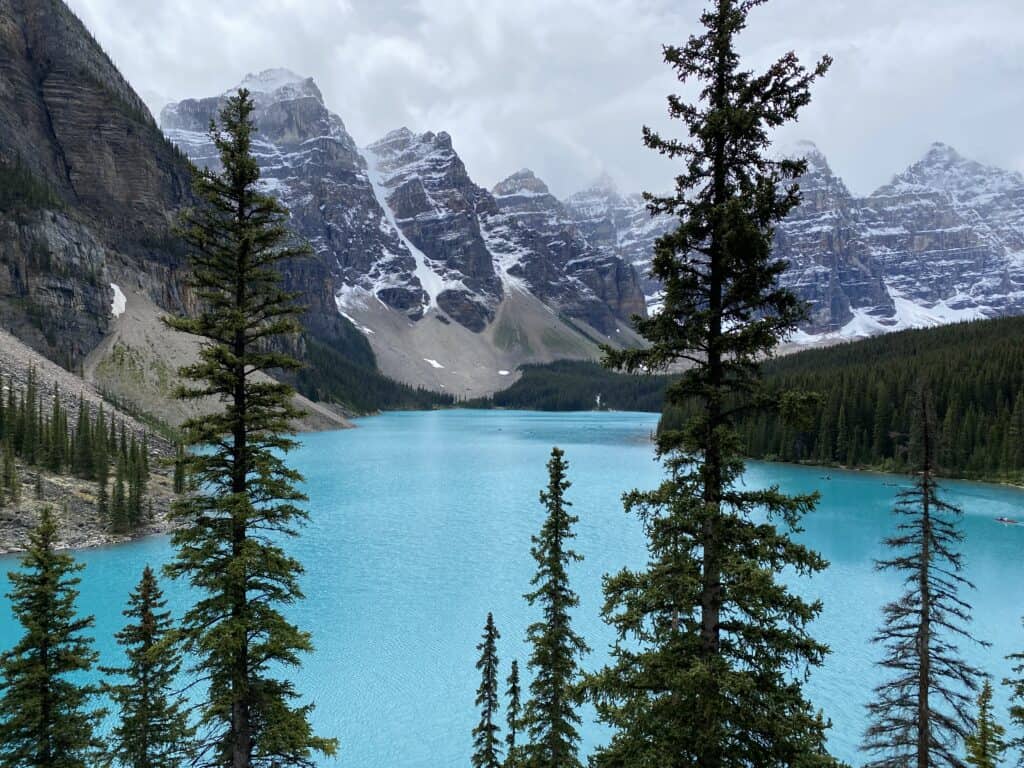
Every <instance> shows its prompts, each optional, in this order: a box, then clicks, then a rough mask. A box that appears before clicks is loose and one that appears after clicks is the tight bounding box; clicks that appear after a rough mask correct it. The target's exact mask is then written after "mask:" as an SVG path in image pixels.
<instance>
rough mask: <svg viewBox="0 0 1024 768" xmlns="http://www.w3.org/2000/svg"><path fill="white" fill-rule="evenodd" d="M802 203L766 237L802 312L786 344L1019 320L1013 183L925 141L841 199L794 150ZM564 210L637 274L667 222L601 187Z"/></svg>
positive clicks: (1019, 185)
mask: <svg viewBox="0 0 1024 768" xmlns="http://www.w3.org/2000/svg"><path fill="white" fill-rule="evenodd" d="M788 154H793V155H796V156H801V157H804V158H806V160H807V172H806V174H805V175H804V176H803V178H801V179H800V189H801V192H802V201H801V203H800V205H799V206H798V207H797V208H796V209H795V210H794V211H793V212H792V213H791V214H790V216H789V217H788V218H787V219H786V220H785V221H784V222H782V223H781V224H779V226H778V227H777V229H776V248H775V253H776V256H777V257H778V258H781V259H785V260H787V261H788V262H789V268H788V270H787V271H786V273H785V275H784V278H783V282H784V283H785V284H786V285H787V286H788V287H790V288H791V289H792V290H794V291H795V292H796V293H797V295H799V296H800V297H801V298H802V299H803V300H805V301H806V302H807V303H808V305H809V309H810V312H809V317H808V321H807V323H806V324H805V326H804V327H803V328H802V329H801V331H800V332H798V333H797V334H796V336H795V337H794V341H796V342H798V343H817V342H821V341H828V340H831V339H842V338H857V337H861V336H869V335H874V334H878V333H885V332H887V331H893V330H900V329H903V328H911V327H921V326H928V325H938V324H942V323H949V322H956V321H960V320H967V319H975V318H981V317H992V316H996V315H1003V314H1019V313H1021V312H1024V177H1022V176H1021V175H1020V174H1019V173H1014V172H1010V171H1004V170H1001V169H998V168H991V167H988V166H984V165H982V164H980V163H977V162H974V161H971V160H967V159H965V158H963V157H961V156H960V155H959V154H958V153H957V152H956V151H955V150H953V149H952V148H950V147H948V146H946V145H944V144H934V145H932V147H930V148H929V150H928V151H927V153H926V154H925V155H924V157H923V158H922V159H921V160H920V161H918V162H916V163H914V164H913V165H911V166H910V167H909V168H908V169H907V170H905V171H904V172H902V173H900V174H898V175H897V176H896V177H895V178H894V179H893V180H892V182H890V183H889V184H887V185H885V186H883V187H881V188H880V189H878V190H876V191H875V192H874V193H872V194H871V195H869V196H867V197H856V196H854V195H852V194H851V193H850V191H849V190H848V189H847V187H846V185H845V184H844V183H843V181H842V179H840V178H839V177H838V176H836V175H835V173H833V171H832V169H831V168H830V167H829V164H828V161H827V159H826V158H825V156H824V155H823V154H822V153H821V151H820V150H819V149H818V148H817V147H816V146H814V145H813V144H811V143H809V142H802V143H801V144H799V145H798V146H796V147H795V148H794V149H793V150H791V151H790V152H788ZM566 207H567V210H568V211H569V212H570V214H571V215H572V216H573V218H574V220H575V222H576V224H577V226H578V227H579V229H580V231H581V232H583V233H584V235H585V236H586V237H587V238H588V240H589V241H590V242H591V243H594V244H598V245H599V246H600V247H604V248H607V249H608V250H609V251H610V252H616V253H619V254H622V255H623V256H624V257H625V258H626V259H627V260H629V261H630V263H632V264H633V265H634V266H636V267H637V269H638V270H639V271H640V272H641V275H642V276H643V281H644V288H645V292H646V293H647V295H648V303H649V305H652V306H655V305H656V302H657V298H658V293H657V292H658V285H657V284H656V283H655V282H654V281H652V280H651V279H650V278H649V277H648V276H647V270H648V268H649V263H650V255H651V252H652V246H653V242H654V240H655V239H656V238H657V237H658V235H660V234H661V233H663V232H665V231H667V229H668V228H669V227H670V226H671V225H672V222H671V221H670V220H668V219H666V218H664V217H659V218H653V219H652V218H651V217H650V216H648V215H647V213H646V211H645V210H644V206H643V201H642V199H640V198H639V197H637V196H624V195H621V194H620V193H619V192H618V191H617V190H616V189H615V187H614V185H613V184H612V183H611V182H610V181H609V180H608V179H601V180H599V181H598V182H596V183H595V184H593V185H592V186H591V187H589V188H587V189H586V190H583V191H582V192H579V193H577V194H575V195H573V196H571V197H570V198H569V199H568V201H567V205H566Z"/></svg>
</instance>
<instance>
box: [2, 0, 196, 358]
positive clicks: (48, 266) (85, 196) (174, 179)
mask: <svg viewBox="0 0 1024 768" xmlns="http://www.w3.org/2000/svg"><path fill="white" fill-rule="evenodd" d="M0 174H3V176H4V177H5V181H6V182H7V183H13V182H12V181H11V180H12V179H13V178H17V179H18V180H19V181H18V183H19V184H23V185H25V186H26V187H27V186H31V187H33V188H35V189H36V190H44V191H45V194H37V195H35V196H34V197H31V196H30V198H29V199H27V201H26V202H15V203H12V204H10V205H9V206H7V207H5V209H4V210H2V211H0V232H2V235H0V317H2V318H3V319H4V320H3V321H4V323H5V324H6V325H8V326H9V327H11V328H12V329H14V330H15V332H16V333H18V334H19V335H20V336H21V337H22V338H24V339H25V340H26V341H28V342H29V343H30V344H32V345H33V346H34V347H35V348H37V349H39V350H40V351H43V352H45V353H46V354H47V355H48V356H49V357H51V358H52V359H55V360H60V361H62V362H64V363H65V364H71V365H73V364H75V363H76V362H78V361H80V359H81V358H82V356H83V355H84V354H85V353H86V352H88V351H89V350H90V349H91V348H93V347H94V346H95V345H96V344H97V343H98V342H99V340H100V338H102V336H103V334H104V333H105V332H106V331H107V329H108V326H109V321H110V317H111V313H110V307H111V302H112V300H113V290H112V288H111V287H110V283H111V282H112V281H113V282H116V281H118V280H120V281H125V280H130V281H133V282H134V283H137V284H138V286H139V287H141V288H143V289H144V290H146V291H147V292H148V293H150V294H151V295H152V296H153V298H154V299H156V300H158V301H159V302H160V303H161V304H163V305H165V306H168V307H180V306H182V304H183V301H184V297H183V296H182V293H181V288H180V280H179V278H178V269H179V267H180V263H181V259H180V256H181V254H180V251H178V250H177V249H176V248H175V247H174V246H173V245H172V243H173V240H172V238H170V236H169V224H170V222H171V220H172V218H173V216H174V214H175V212H176V211H177V210H178V209H179V208H180V207H181V206H182V205H183V204H184V203H185V202H186V201H187V200H188V194H189V193H188V189H189V171H188V164H187V162H186V161H185V159H184V158H183V156H182V155H181V154H180V153H179V152H178V151H177V150H176V149H175V148H174V147H173V145H172V144H170V142H168V141H167V140H166V139H165V138H164V137H163V135H162V134H161V133H160V131H159V129H158V128H157V126H156V123H155V122H154V121H153V119H152V117H151V116H150V115H149V113H148V111H147V110H146V108H145V106H144V105H143V103H142V101H141V100H140V99H139V98H138V96H137V95H136V94H135V93H134V92H133V91H132V90H131V88H130V87H129V86H128V84H127V83H126V82H125V81H124V79H123V78H122V77H121V75H120V74H119V73H118V72H117V69H116V68H115V67H114V66H113V64H112V63H111V62H110V60H109V59H108V58H107V56H106V55H105V54H104V53H103V51H102V50H101V49H100V48H99V46H98V45H97V44H96V42H95V41H94V40H93V39H92V37H91V36H90V35H89V33H88V31H87V30H86V29H85V27H84V26H83V25H82V24H81V22H79V21H78V19H77V18H75V16H74V15H73V14H72V13H71V12H70V11H69V10H68V9H67V7H66V6H64V5H63V3H60V2H57V0H0ZM26 179H30V180H31V181H30V182H29V181H26Z"/></svg>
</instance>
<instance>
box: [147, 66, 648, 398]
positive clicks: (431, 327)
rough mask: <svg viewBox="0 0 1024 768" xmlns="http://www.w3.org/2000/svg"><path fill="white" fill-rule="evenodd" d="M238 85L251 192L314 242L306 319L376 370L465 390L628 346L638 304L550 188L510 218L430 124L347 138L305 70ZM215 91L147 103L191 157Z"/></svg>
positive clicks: (513, 199) (199, 150)
mask: <svg viewBox="0 0 1024 768" xmlns="http://www.w3.org/2000/svg"><path fill="white" fill-rule="evenodd" d="M240 87H244V88H246V89H248V90H249V91H250V92H252V93H253V97H254V100H255V102H256V107H257V109H256V112H255V114H254V122H255V124H256V127H257V131H258V136H259V144H258V160H259V162H260V165H261V173H262V177H263V183H264V184H265V188H266V189H267V190H268V191H270V192H272V193H273V194H276V195H278V196H279V197H280V198H281V199H282V201H283V202H284V203H285V204H286V205H287V206H288V207H289V208H290V210H291V211H292V221H293V224H294V226H295V230H296V232H297V233H299V234H300V235H301V236H302V237H304V238H305V239H307V240H308V241H309V242H310V243H311V244H312V245H313V248H314V250H315V252H316V258H315V259H314V261H315V262H316V265H315V266H314V267H308V268H307V270H308V271H307V274H305V275H302V276H300V278H299V279H297V280H296V282H295V285H294V288H295V289H297V290H302V291H305V292H308V291H309V289H310V286H311V285H313V286H316V291H317V292H318V294H319V295H318V296H313V295H306V296H304V299H305V300H306V303H307V304H308V305H309V306H310V307H311V314H315V315H318V316H319V317H320V320H316V321H314V320H311V321H310V323H312V324H316V323H320V324H326V323H327V322H328V320H327V318H329V317H332V316H333V317H339V316H340V317H345V318H347V319H349V320H351V321H352V322H353V323H355V325H356V327H357V328H359V329H360V331H361V332H362V333H363V334H364V335H365V337H366V339H367V340H368V341H369V343H370V345H371V346H372V347H373V350H374V352H375V353H376V355H377V357H378V359H379V360H380V362H381V366H382V369H383V370H384V371H385V372H386V373H387V374H388V375H391V376H393V377H395V378H398V379H400V380H402V381H406V382H408V383H410V384H415V385H423V386H429V387H431V388H435V389H443V390H446V391H449V392H451V391H457V392H459V393H465V394H471V395H475V394H479V393H481V392H484V391H491V390H493V389H495V388H499V387H501V386H503V385H505V384H506V382H507V381H508V380H509V379H508V378H507V377H508V376H514V371H515V368H516V367H517V366H518V365H519V364H521V363H523V362H530V361H546V360H549V359H556V358H558V357H562V356H570V357H593V356H594V355H596V354H597V352H596V346H595V345H596V343H598V342H605V341H607V342H611V343H635V342H636V339H635V336H633V335H632V333H631V331H630V329H629V324H628V320H629V318H630V316H631V315H632V314H634V313H643V312H644V310H645V306H644V298H643V292H642V289H641V287H640V285H639V281H638V278H637V275H636V272H635V270H634V268H633V267H632V266H631V265H630V264H628V263H626V261H625V260H624V259H623V258H622V257H621V256H619V255H617V254H612V253H606V252H603V251H599V250H597V249H595V248H592V247H590V246H589V245H588V244H587V243H586V242H585V241H584V240H583V239H582V237H581V236H580V235H579V233H578V232H577V231H576V228H575V225H574V224H573V223H572V221H571V220H570V219H569V216H568V214H567V213H566V212H565V210H564V209H563V208H562V205H561V203H559V202H558V201H557V200H555V199H554V197H552V196H550V195H549V194H548V195H546V199H545V200H544V205H545V206H546V208H545V210H544V211H543V212H541V214H540V215H539V216H538V217H536V218H534V219H529V218H528V217H524V216H522V215H521V214H522V213H523V211H522V210H520V206H521V204H522V203H523V195H519V194H511V184H512V183H513V182H512V181H509V182H508V183H506V184H505V185H504V186H503V187H502V190H503V191H498V190H496V191H494V192H491V191H488V190H487V189H485V188H483V187H481V186H479V185H478V184H476V183H475V182H474V181H473V179H472V177H471V175H470V173H469V171H468V169H467V168H466V166H465V164H464V163H463V161H462V159H461V158H460V157H459V155H458V153H457V151H456V149H455V146H454V142H453V139H452V137H451V136H450V135H449V134H447V133H445V132H443V131H441V132H437V133H434V132H426V133H419V134H417V133H414V132H412V131H410V130H408V129H407V128H400V129H398V130H395V131H392V132H390V133H388V134H387V135H385V136H384V137H382V138H381V139H379V140H377V141H375V142H372V143H371V144H369V145H367V146H366V147H364V148H362V149H359V148H358V147H357V145H356V142H355V141H354V140H353V139H352V137H351V136H350V135H349V133H348V132H347V131H346V129H345V126H344V123H343V121H342V120H341V118H340V117H338V116H337V115H335V114H334V113H332V112H330V111H329V110H328V108H327V107H326V106H325V104H324V102H323V97H322V95H321V93H320V91H319V89H318V88H317V86H316V84H315V82H314V81H313V80H312V79H310V78H306V77H302V76H299V75H296V74H294V73H292V72H289V71H287V70H281V69H277V70H266V71H264V72H261V73H258V74H253V75H249V76H248V77H246V78H245V79H244V80H243V81H242V83H240ZM234 90H235V89H232V92H233V91H234ZM224 98H225V95H221V96H215V97H207V98H202V99H190V100H185V101H182V102H178V103H175V104H171V105H168V106H167V107H166V108H165V109H164V110H163V111H162V113H161V125H162V127H163V129H164V131H165V133H166V135H167V137H168V138H169V139H170V140H171V141H173V142H174V143H175V144H176V145H177V146H178V147H179V148H180V149H181V150H182V151H184V152H186V153H187V154H188V155H189V156H190V157H191V158H192V159H193V160H194V161H195V162H196V163H199V164H204V165H210V164H212V163H215V162H216V159H215V157H214V154H215V153H214V151H213V147H212V143H211V141H210V139H209V137H208V136H207V135H206V134H207V130H208V126H209V123H210V120H211V118H213V117H215V115H216V114H217V111H218V109H219V107H220V105H221V104H222V103H223V100H224ZM537 183H538V184H541V185H542V182H539V180H537ZM499 186H500V185H499ZM545 191H546V188H545ZM328 296H329V297H330V300H328V298H327V297H328ZM510 329H515V331H514V332H513V331H511V330H510ZM442 359H443V361H442Z"/></svg>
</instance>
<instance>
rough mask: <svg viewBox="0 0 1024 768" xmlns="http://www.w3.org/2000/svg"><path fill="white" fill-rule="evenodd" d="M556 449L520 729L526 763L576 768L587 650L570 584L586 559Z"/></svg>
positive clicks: (536, 543) (539, 539)
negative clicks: (576, 626) (576, 541)
mask: <svg viewBox="0 0 1024 768" xmlns="http://www.w3.org/2000/svg"><path fill="white" fill-rule="evenodd" d="M564 457H565V454H564V452H563V451H561V450H560V449H558V448H553V449H552V450H551V459H550V460H549V461H548V486H547V489H545V490H543V491H541V493H540V501H541V504H543V505H544V507H545V509H546V510H547V515H546V517H545V519H544V523H543V525H542V526H541V529H540V533H539V534H538V535H536V536H534V537H533V547H532V548H531V549H530V554H532V555H533V559H534V560H536V562H537V573H536V574H535V575H534V577H533V580H532V582H531V583H532V584H533V586H534V591H532V592H530V593H528V594H527V595H526V600H527V601H528V602H529V604H530V605H538V604H539V605H540V607H541V610H542V612H543V619H542V620H540V621H536V622H534V623H533V624H531V625H530V627H529V629H528V630H527V639H528V640H529V641H530V643H531V645H532V646H533V650H532V652H531V654H530V659H529V662H528V664H529V667H530V669H531V670H532V671H533V680H532V681H531V682H530V697H529V698H528V699H527V701H526V703H525V705H524V706H523V717H522V726H523V730H524V731H525V732H526V733H527V734H528V735H529V741H528V743H527V744H525V745H524V746H523V762H524V764H526V765H529V766H531V768H575V767H577V766H580V765H581V763H580V760H579V755H578V749H579V739H580V736H579V732H578V731H577V730H576V726H577V725H578V724H579V722H580V716H579V714H578V713H577V712H576V699H577V694H576V690H577V686H578V683H579V678H580V667H579V659H580V657H582V656H583V655H584V654H585V653H586V652H587V651H588V650H589V649H588V648H587V645H586V643H584V642H583V638H581V637H580V636H579V635H577V634H576V633H575V632H574V631H573V629H572V617H571V616H570V611H571V610H572V609H573V608H575V607H576V606H577V605H578V604H579V598H578V597H577V596H576V593H575V592H573V591H572V589H571V588H570V586H569V573H568V565H569V563H571V562H577V561H579V560H582V559H583V558H582V557H580V555H578V554H577V553H576V552H575V551H573V550H572V549H571V548H570V546H569V542H570V540H571V539H573V538H575V536H576V534H575V533H573V530H572V527H573V525H575V524H576V522H577V521H578V520H579V518H577V517H576V516H574V515H572V514H570V513H569V507H571V506H572V504H571V503H570V502H569V501H567V500H566V498H565V491H566V490H567V489H568V488H569V486H570V485H571V484H570V482H569V481H568V480H567V479H566V470H567V468H568V464H567V463H566V461H565V458H564Z"/></svg>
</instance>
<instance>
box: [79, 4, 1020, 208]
mask: <svg viewBox="0 0 1024 768" xmlns="http://www.w3.org/2000/svg"><path fill="white" fill-rule="evenodd" d="M68 2H69V4H70V6H71V7H72V8H73V9H74V10H75V11H76V12H77V13H78V15H79V16H80V17H81V18H82V19H83V20H84V21H85V23H86V24H87V25H88V26H89V28H90V29H91V30H92V32H93V34H94V35H95V36H96V38H97V39H98V40H99V41H100V43H101V44H102V45H103V46H104V48H105V49H106V50H107V52H108V53H109V54H110V55H111V57H112V58H113V59H114V62H115V63H116V64H117V65H118V66H119V67H120V68H121V71H122V72H123V73H124V75H125V76H126V77H127V78H128V80H129V81H130V82H131V83H132V85H133V86H134V87H135V88H136V90H137V91H138V92H139V93H140V94H141V95H142V96H143V98H145V99H146V101H147V103H148V104H149V106H150V108H151V109H152V110H153V112H154V114H159V111H160V108H161V107H162V106H163V105H164V104H165V103H167V102H168V101H173V100H178V99H182V98H189V97H199V96H210V95H214V94H218V93H221V92H223V91H225V90H226V89H228V88H230V87H232V86H234V85H236V84H237V83H238V82H240V81H241V79H242V78H243V77H244V75H245V74H246V73H247V72H253V71H259V70H262V69H267V68H270V67H287V68H289V69H292V70H294V71H296V72H298V73H300V74H304V75H311V76H313V77H314V78H315V79H316V82H317V83H318V84H319V86H320V89H321V90H322V91H323V94H324V98H325V101H326V102H327V106H328V107H329V108H330V109H331V110H332V111H334V112H336V113H338V114H339V115H341V117H342V119H343V120H344V121H345V124H346V126H347V127H348V129H349V131H350V132H351V133H352V135H353V137H354V138H355V140H356V141H357V142H358V143H359V144H360V145H364V144H368V143H370V142H372V141H373V140H375V139H377V138H379V137H380V136H381V135H382V134H384V133H385V132H386V131H388V130H390V129H392V128H396V127H398V126H401V125H406V126H408V127H409V128H411V129H413V130H415V131H427V130H432V131H435V132H436V131H442V130H446V131H448V132H449V133H450V134H452V137H453V140H454V142H455V148H456V150H457V151H458V152H459V153H460V155H461V156H462V158H463V160H464V161H465V162H466V165H467V167H468V169H469V172H470V174H471V175H472V176H473V178H474V180H475V181H477V183H479V184H482V185H485V186H488V187H490V186H491V185H493V184H494V183H495V182H496V181H498V180H500V179H501V178H503V177H505V176H506V175H508V174H510V173H512V172H514V171H515V170H517V169H519V168H521V167H524V166H525V167H530V168H532V169H533V170H534V171H535V172H536V173H537V174H538V175H539V176H541V177H542V178H544V179H545V180H546V181H547V182H548V184H549V186H550V187H551V188H552V190H553V191H554V192H555V193H556V194H559V195H565V194H568V193H571V192H573V191H575V190H576V189H579V188H580V187H582V186H585V185H586V184H587V183H588V182H589V181H590V180H591V179H592V178H594V177H595V176H597V175H598V174H599V173H602V172H607V173H608V174H610V175H611V176H612V177H613V178H614V179H615V180H616V181H617V182H618V183H619V185H620V187H622V188H623V189H625V190H637V189H652V190H661V189H667V188H669V187H670V186H671V183H672V177H673V175H674V168H673V165H672V164H671V163H670V162H669V161H666V160H664V159H662V158H660V157H659V156H658V155H656V154H654V153H652V152H650V151H649V150H646V149H645V148H644V147H643V145H642V143H641V140H640V129H641V126H642V125H644V124H649V125H652V126H655V127H659V128H663V127H665V126H666V122H667V121H666V120H665V118H664V113H665V101H664V97H665V95H666V94H667V93H669V92H671V91H673V90H675V88H674V86H675V85H676V82H675V80H674V79H673V77H672V75H671V73H670V72H669V71H668V69H667V67H666V66H665V65H664V64H663V63H662V61H661V44H662V43H666V42H682V41H684V40H685V39H686V37H687V36H688V35H689V34H690V33H691V32H692V31H694V29H695V25H696V20H697V16H698V13H699V9H700V8H701V7H702V5H703V3H702V2H698V1H697V0H217V2H212V1H211V0H143V1H141V2H140V0H68ZM1022 30H1024V2H1022V0H966V1H965V0H895V1H894V0H772V2H769V3H768V4H767V5H766V6H764V7H761V8H759V9H756V10H755V11H754V12H753V13H752V15H751V18H750V26H749V28H748V30H747V32H746V33H745V34H744V36H743V38H742V42H741V48H742V50H743V52H744V53H745V54H746V56H747V62H748V63H749V65H750V66H752V67H759V66H763V65H765V64H766V63H768V62H770V61H771V60H772V59H773V58H774V57H776V56H778V55H779V54H781V53H784V52H785V51H787V50H795V51H797V53H798V54H800V56H801V57H803V59H804V61H805V63H806V64H808V65H810V64H812V63H813V62H814V60H815V59H817V58H818V57H819V56H820V55H821V54H822V53H826V52H827V53H830V54H832V56H833V57H834V58H835V65H834V66H833V68H832V71H831V72H830V73H829V75H828V77H827V78H825V79H824V80H822V81H820V83H819V84H818V85H816V86H815V90H814V100H813V102H812V104H811V105H810V106H809V107H808V108H807V109H806V111H805V112H804V115H803V118H802V119H801V121H800V123H799V124H798V125H796V126H794V127H793V128H792V129H787V131H786V135H784V136H783V137H780V141H786V142H789V141H792V140H795V139H810V140H812V141H814V142H816V143H817V144H818V145H819V146H820V147H821V149H822V150H823V151H824V152H825V153H826V155H828V157H829V159H830V161H831V163H832V166H833V168H834V169H835V170H836V171H837V172H838V173H839V174H840V175H841V176H842V177H843V178H844V179H845V180H846V182H847V184H848V185H849V186H850V187H851V189H852V190H853V191H854V192H857V193H867V192H870V191H871V190H872V189H874V188H875V187H877V186H879V185H881V184H883V183H885V182H887V181H888V180H889V179H890V178H891V176H892V175H893V174H894V173H895V172H897V171H899V170H902V169H903V168H904V167H905V166H906V165H908V164H909V163H911V162H913V161H914V160H916V159H917V158H918V157H920V156H921V155H922V154H923V153H924V152H925V150H926V149H927V147H928V145H929V144H930V143H931V142H933V141H945V142H946V143H948V144H951V145H953V146H954V147H956V148H957V149H958V150H960V151H961V153H963V154H965V155H967V156H969V157H972V158H974V159H977V160H980V161H982V162H985V163H989V164H993V165H999V166H1003V167H1008V168H1013V169H1015V170H1022V171H1024V140H1022V137H1024V130H1022V129H1024V47H1022ZM670 129H671V127H670Z"/></svg>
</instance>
